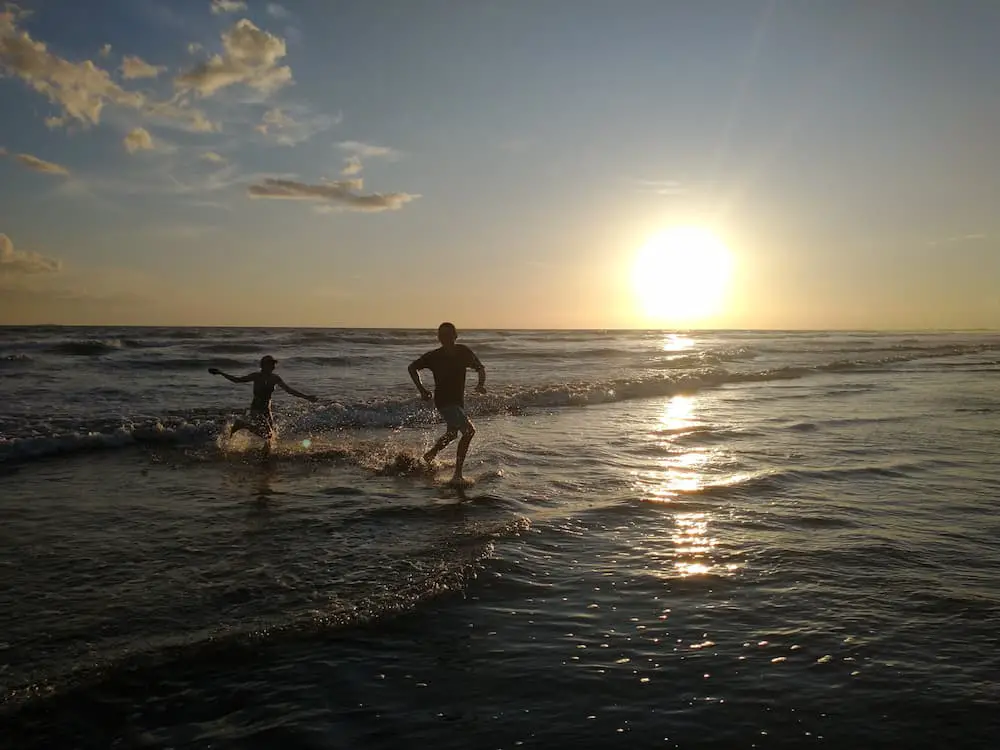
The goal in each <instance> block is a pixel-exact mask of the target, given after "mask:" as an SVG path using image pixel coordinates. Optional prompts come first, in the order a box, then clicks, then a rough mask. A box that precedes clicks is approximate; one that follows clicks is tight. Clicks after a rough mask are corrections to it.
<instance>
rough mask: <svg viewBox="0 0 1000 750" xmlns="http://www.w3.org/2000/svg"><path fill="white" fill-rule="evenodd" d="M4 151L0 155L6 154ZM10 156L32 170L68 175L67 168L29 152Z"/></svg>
mask: <svg viewBox="0 0 1000 750" xmlns="http://www.w3.org/2000/svg"><path fill="white" fill-rule="evenodd" d="M6 153H7V152H6V151H4V152H3V154H0V155H6ZM11 158H12V159H13V160H14V161H16V162H18V163H19V164H21V165H22V166H24V167H27V168H28V169H30V170H32V171H34V172H41V173H42V174H55V175H68V174H69V170H68V169H66V167H64V166H62V165H61V164H53V163H52V162H50V161H45V160H44V159H39V158H38V157H37V156H32V155H31V154H15V155H13V156H11Z"/></svg>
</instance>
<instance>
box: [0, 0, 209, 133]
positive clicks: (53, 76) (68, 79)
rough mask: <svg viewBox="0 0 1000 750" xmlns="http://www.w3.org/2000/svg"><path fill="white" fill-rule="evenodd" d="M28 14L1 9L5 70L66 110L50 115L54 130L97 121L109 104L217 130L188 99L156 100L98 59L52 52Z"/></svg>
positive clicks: (0, 57) (0, 53)
mask: <svg viewBox="0 0 1000 750" xmlns="http://www.w3.org/2000/svg"><path fill="white" fill-rule="evenodd" d="M22 17H23V13H22V12H21V11H19V10H17V9H16V8H14V7H13V6H7V10H5V11H3V12H0V72H2V73H5V74H7V75H9V76H12V77H16V78H19V79H20V80H21V81H23V82H24V83H25V84H26V85H27V86H29V87H31V88H32V89H34V90H35V91H36V92H38V93H39V94H41V95H43V96H45V97H46V98H47V99H48V100H49V101H50V102H51V103H52V104H54V105H56V106H57V107H59V109H60V110H61V114H59V115H58V116H49V117H46V118H45V124H46V125H47V126H48V127H49V128H57V127H62V126H66V125H68V124H69V123H71V122H75V123H78V124H80V125H82V126H84V127H89V126H92V125H97V124H98V123H99V122H100V120H101V112H102V110H103V109H104V107H105V106H106V105H108V104H112V105H116V106H120V107H124V108H127V109H132V110H136V111H138V112H141V113H143V114H146V115H150V116H153V117H158V118H161V119H164V120H167V121H169V122H171V124H175V125H178V124H179V125H181V126H182V127H185V128H187V129H189V130H195V131H209V130H214V129H216V128H215V126H214V125H213V124H212V123H210V122H209V121H208V119H207V117H206V116H205V115H204V113H202V112H200V111H199V110H196V109H193V108H190V107H188V106H185V105H184V104H183V103H182V102H180V101H179V100H178V101H170V102H156V101H152V100H150V99H148V98H147V96H146V95H145V94H143V93H142V92H140V91H129V90H126V89H124V88H122V87H121V86H120V85H119V84H118V83H116V82H115V81H114V80H113V79H112V78H111V75H110V73H109V72H108V71H107V70H105V69H104V68H101V67H100V66H99V65H97V64H96V63H95V62H93V61H92V60H84V61H83V62H78V63H75V62H71V61H69V60H67V59H65V58H62V57H59V56H58V55H56V54H53V53H52V52H50V51H49V49H48V47H47V46H46V44H45V43H44V42H39V41H36V40H35V39H33V38H32V37H31V35H30V34H28V32H26V31H23V30H21V29H20V28H18V26H17V23H18V21H19V20H20V19H21V18H22Z"/></svg>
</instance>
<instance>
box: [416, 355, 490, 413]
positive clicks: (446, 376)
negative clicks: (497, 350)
mask: <svg viewBox="0 0 1000 750" xmlns="http://www.w3.org/2000/svg"><path fill="white" fill-rule="evenodd" d="M414 364H415V365H416V367H417V369H418V370H430V371H431V372H433V373H434V405H435V406H437V407H442V406H464V405H465V371H466V370H478V369H479V368H480V367H482V365H481V364H480V363H479V358H478V357H477V356H476V355H475V354H473V352H472V349H470V348H469V347H467V346H465V344H455V348H454V349H452V350H451V351H448V350H447V349H445V348H444V347H443V346H442V347H440V348H438V349H435V350H434V351H432V352H427V354H425V355H424V356H422V357H421V358H420V359H418V360H417V361H416V362H415V363H414Z"/></svg>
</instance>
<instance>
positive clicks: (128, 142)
mask: <svg viewBox="0 0 1000 750" xmlns="http://www.w3.org/2000/svg"><path fill="white" fill-rule="evenodd" d="M122 143H123V144H124V146H125V150H126V151H128V152H129V153H130V154H134V153H135V152H136V151H152V150H153V149H154V148H156V145H155V144H154V143H153V136H151V135H150V134H149V131H148V130H146V128H134V129H133V130H132V131H131V132H130V133H129V134H128V135H127V136H125V138H124V139H123V140H122Z"/></svg>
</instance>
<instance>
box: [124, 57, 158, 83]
mask: <svg viewBox="0 0 1000 750" xmlns="http://www.w3.org/2000/svg"><path fill="white" fill-rule="evenodd" d="M164 70H166V67H165V66H163V65H150V64H149V63H148V62H146V61H145V60H143V59H142V58H140V57H135V56H134V55H126V56H125V57H124V58H122V78H125V79H126V80H132V79H134V78H156V77H157V76H158V75H160V73H162V72H163V71H164Z"/></svg>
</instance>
